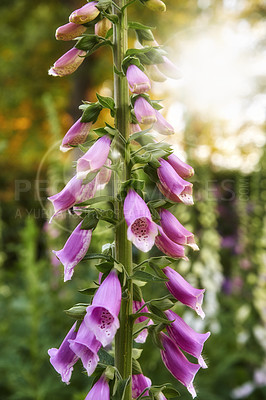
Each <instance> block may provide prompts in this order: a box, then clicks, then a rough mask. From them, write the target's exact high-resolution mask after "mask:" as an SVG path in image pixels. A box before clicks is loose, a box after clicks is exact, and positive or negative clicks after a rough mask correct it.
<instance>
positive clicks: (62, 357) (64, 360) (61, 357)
mask: <svg viewBox="0 0 266 400" xmlns="http://www.w3.org/2000/svg"><path fill="white" fill-rule="evenodd" d="M76 325H77V323H76V322H75V323H74V325H73V326H72V328H71V329H70V331H69V332H68V334H67V335H66V337H65V339H64V340H63V342H62V343H61V345H60V347H59V349H55V348H52V349H49V350H48V354H49V356H50V363H51V364H52V366H53V367H54V369H55V370H56V371H57V372H58V373H59V374H60V375H61V378H62V381H63V382H65V383H67V384H69V381H70V378H71V374H72V371H73V365H74V364H75V363H76V362H77V361H78V357H77V355H76V354H75V353H74V352H73V351H72V350H71V349H70V347H69V342H68V341H69V340H74V339H75V338H76V335H77V332H75V329H76Z"/></svg>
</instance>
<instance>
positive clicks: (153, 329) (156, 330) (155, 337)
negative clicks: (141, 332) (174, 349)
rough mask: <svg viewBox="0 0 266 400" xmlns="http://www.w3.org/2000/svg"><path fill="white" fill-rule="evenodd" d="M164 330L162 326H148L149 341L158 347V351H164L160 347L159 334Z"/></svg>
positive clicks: (161, 346)
mask: <svg viewBox="0 0 266 400" xmlns="http://www.w3.org/2000/svg"><path fill="white" fill-rule="evenodd" d="M164 328H165V325H164V324H159V325H150V326H149V334H150V335H151V339H152V341H153V344H154V345H155V346H156V347H158V348H159V349H160V350H164V347H163V345H162V340H161V335H160V332H161V331H162V330H163V329H164Z"/></svg>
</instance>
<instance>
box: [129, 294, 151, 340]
mask: <svg viewBox="0 0 266 400" xmlns="http://www.w3.org/2000/svg"><path fill="white" fill-rule="evenodd" d="M144 304H145V302H144V300H143V299H142V300H141V301H133V313H136V312H137V311H138V310H139V309H140V308H141V307H142V306H143V305H144ZM141 312H145V313H148V312H149V310H148V307H147V306H145V307H143V309H142V310H141ZM146 319H148V318H147V317H144V316H140V317H139V318H137V319H136V320H135V324H136V323H139V322H144V321H146ZM149 325H153V321H152V320H151V319H150V320H149V322H148V323H147V326H149ZM147 336H148V329H143V330H142V331H141V332H140V333H139V334H138V336H137V337H136V338H135V339H134V340H135V342H136V343H145V342H146V339H147Z"/></svg>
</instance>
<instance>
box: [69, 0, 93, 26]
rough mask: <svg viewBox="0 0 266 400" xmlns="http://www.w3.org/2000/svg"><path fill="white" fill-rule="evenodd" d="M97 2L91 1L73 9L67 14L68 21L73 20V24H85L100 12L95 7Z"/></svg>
mask: <svg viewBox="0 0 266 400" xmlns="http://www.w3.org/2000/svg"><path fill="white" fill-rule="evenodd" d="M97 3H98V2H97V1H91V2H90V3H88V4H85V6H83V7H81V8H78V9H77V10H75V11H73V12H72V14H71V15H70V16H69V22H74V24H86V23H87V22H90V21H93V20H94V19H95V18H96V17H97V16H98V15H99V14H100V11H99V10H98V8H96V5H97Z"/></svg>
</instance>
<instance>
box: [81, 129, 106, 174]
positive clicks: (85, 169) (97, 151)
mask: <svg viewBox="0 0 266 400" xmlns="http://www.w3.org/2000/svg"><path fill="white" fill-rule="evenodd" d="M110 146H111V139H110V138H109V136H107V135H105V136H102V137H101V138H100V139H98V140H97V141H96V142H95V143H94V145H93V146H91V148H90V149H89V150H88V151H87V152H86V153H85V154H84V156H82V157H81V158H80V159H79V160H78V162H77V178H78V179H85V178H86V176H87V175H88V173H89V172H95V171H97V170H99V169H100V168H101V167H102V166H103V165H104V163H105V162H106V160H107V157H108V154H109V151H110Z"/></svg>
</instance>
